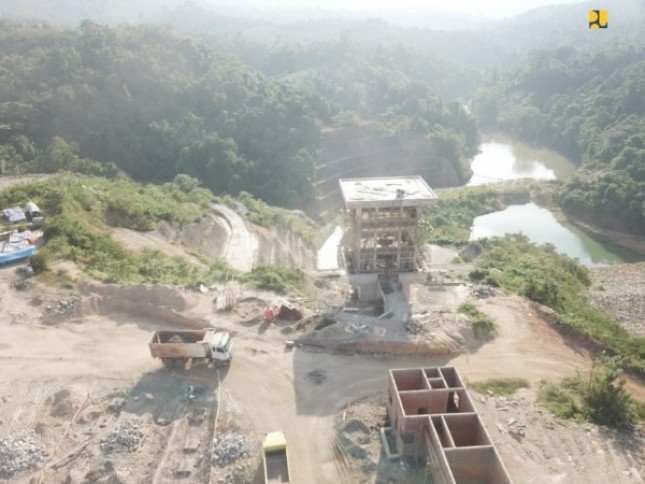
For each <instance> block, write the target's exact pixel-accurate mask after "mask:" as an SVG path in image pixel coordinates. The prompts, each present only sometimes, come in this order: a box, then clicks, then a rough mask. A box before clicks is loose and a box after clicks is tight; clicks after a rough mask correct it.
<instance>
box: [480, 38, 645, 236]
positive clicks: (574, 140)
mask: <svg viewBox="0 0 645 484" xmlns="http://www.w3.org/2000/svg"><path fill="white" fill-rule="evenodd" d="M475 110H476V112H477V114H478V117H479V120H480V122H481V123H482V125H483V127H484V128H487V129H499V130H502V131H505V132H508V133H511V134H512V135H513V136H515V137H517V138H520V139H522V140H523V141H526V142H528V143H532V144H535V145H545V146H549V147H551V148H553V149H556V150H558V151H560V152H561V153H563V154H565V155H566V156H568V157H570V158H571V159H572V160H574V161H575V162H577V163H579V164H581V169H579V170H578V171H577V173H576V176H575V177H574V178H573V179H572V180H571V181H570V182H569V183H567V185H566V187H565V189H564V191H563V194H562V205H563V207H564V208H565V210H567V211H568V212H570V213H572V214H575V215H577V216H582V217H586V218H588V219H590V220H592V221H594V222H596V223H600V224H601V225H603V226H605V227H608V228H614V229H620V230H627V231H630V232H635V233H645V44H642V43H641V44H638V45H620V44H619V45H607V46H606V47H605V48H604V49H599V50H596V51H594V52H589V51H579V50H575V49H573V48H570V47H568V48H564V47H563V48H559V49H552V50H543V51H535V52H533V53H532V55H531V58H530V60H529V61H528V62H527V63H526V64H524V65H523V66H521V67H519V68H516V69H513V70H512V71H510V72H508V73H506V74H503V75H500V76H496V77H495V78H493V79H492V80H491V81H490V82H489V83H488V86H487V87H486V88H483V89H481V90H480V91H479V92H478V94H477V96H476V98H475Z"/></svg>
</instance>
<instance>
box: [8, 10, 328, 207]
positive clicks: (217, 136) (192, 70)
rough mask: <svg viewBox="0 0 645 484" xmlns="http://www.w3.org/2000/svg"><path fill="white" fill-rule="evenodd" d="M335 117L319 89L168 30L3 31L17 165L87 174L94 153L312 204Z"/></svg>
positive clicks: (11, 160)
mask: <svg viewBox="0 0 645 484" xmlns="http://www.w3.org/2000/svg"><path fill="white" fill-rule="evenodd" d="M330 113H331V108H330V105H329V103H328V102H326V101H324V100H323V99H321V98H320V97H319V96H316V95H315V94H307V93H304V92H303V91H299V90H296V89H293V88H291V87H289V86H287V85H284V84H278V83H276V82H273V81H271V80H269V79H267V78H265V77H264V76H261V75H259V74H258V73H256V72H254V71H253V70H252V69H249V68H247V67H245V66H244V65H242V64H241V63H240V62H238V61H236V60H235V59H233V58H231V57H227V56H224V55H222V54H219V53H216V52H215V51H213V50H209V49H207V48H205V47H203V46H200V45H199V44H196V43H195V42H193V41H190V40H187V39H185V38H180V37H177V36H176V35H174V34H172V33H171V32H168V31H166V30H164V29H161V28H157V27H137V28H119V29H110V28H107V27H102V26H99V25H96V24H94V23H91V22H89V21H88V22H84V23H83V24H82V25H81V27H80V28H79V29H76V30H59V29H56V28H53V27H22V26H13V25H10V24H3V25H2V28H1V29H0V126H2V130H1V131H0V144H2V145H3V146H2V148H1V149H2V154H3V158H4V159H5V160H6V163H7V166H6V168H7V170H8V172H10V173H16V172H24V171H34V170H44V171H55V170H58V169H72V170H74V169H76V170H78V169H80V167H81V165H82V163H80V162H79V159H82V158H89V159H91V160H97V161H99V162H101V163H109V164H114V165H116V166H118V167H119V168H120V169H121V170H123V171H125V172H126V173H128V174H129V175H131V176H133V177H134V178H136V179H140V180H146V181H168V180H170V179H172V178H173V177H174V176H175V175H176V174H177V173H187V174H189V175H192V176H195V177H198V178H199V179H200V180H202V182H203V183H204V185H205V186H207V187H208V188H210V189H212V190H214V191H218V192H231V193H237V192H239V191H240V190H242V189H245V190H247V191H249V192H252V193H254V194H255V195H257V196H259V197H261V198H263V199H265V200H266V201H268V202H270V203H275V204H282V205H295V204H296V203H299V204H302V205H305V206H306V205H307V203H308V202H310V201H311V200H312V191H311V189H310V180H311V178H312V176H313V172H314V161H315V147H316V142H317V139H318V136H319V130H320V123H321V122H322V121H324V120H326V119H328V117H329V116H330ZM90 164H91V163H90ZM101 168H103V166H102V167H101Z"/></svg>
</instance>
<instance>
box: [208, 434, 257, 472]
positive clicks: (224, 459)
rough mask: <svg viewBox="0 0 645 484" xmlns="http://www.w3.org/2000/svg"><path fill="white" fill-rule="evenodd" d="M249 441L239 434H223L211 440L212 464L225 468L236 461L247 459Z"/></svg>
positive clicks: (248, 455)
mask: <svg viewBox="0 0 645 484" xmlns="http://www.w3.org/2000/svg"><path fill="white" fill-rule="evenodd" d="M249 447H250V446H249V441H248V439H247V438H246V437H244V436H243V435H240V434H233V433H229V434H224V435H222V436H220V437H216V438H215V439H214V440H213V464H215V465H217V466H219V467H226V466H227V465H229V464H232V463H234V462H235V461H237V460H238V459H248V458H249V457H250V455H251V453H250V450H249Z"/></svg>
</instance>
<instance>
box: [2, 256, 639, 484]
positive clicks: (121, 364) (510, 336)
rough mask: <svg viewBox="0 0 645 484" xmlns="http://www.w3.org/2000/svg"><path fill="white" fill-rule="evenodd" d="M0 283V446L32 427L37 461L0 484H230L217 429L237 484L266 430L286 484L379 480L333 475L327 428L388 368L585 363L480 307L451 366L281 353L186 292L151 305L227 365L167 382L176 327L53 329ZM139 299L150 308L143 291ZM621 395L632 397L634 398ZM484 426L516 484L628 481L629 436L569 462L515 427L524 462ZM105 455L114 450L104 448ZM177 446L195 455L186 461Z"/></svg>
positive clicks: (523, 321)
mask: <svg viewBox="0 0 645 484" xmlns="http://www.w3.org/2000/svg"><path fill="white" fill-rule="evenodd" d="M0 275H1V276H2V277H1V278H0V281H1V282H0V298H1V299H2V300H1V303H2V304H1V306H0V331H2V335H3V338H2V341H1V342H0V375H2V381H0V439H5V438H8V437H11V436H13V435H16V433H17V432H19V431H21V430H23V429H24V430H31V431H32V434H31V435H32V439H33V447H36V448H39V449H43V450H44V451H45V452H46V454H45V456H44V458H43V459H44V470H38V469H34V468H31V469H27V468H25V469H24V470H20V471H19V472H16V473H14V474H12V475H11V476H7V475H5V476H0V479H2V478H3V477H4V478H5V479H8V480H6V481H5V482H17V483H28V482H29V483H31V482H46V483H47V482H70V483H72V482H84V478H85V477H87V476H90V477H97V476H101V475H103V476H116V477H117V478H118V479H120V482H128V483H149V482H158V483H165V482H236V481H235V480H226V479H228V477H225V473H226V472H229V471H228V470H227V469H229V468H228V467H225V468H220V467H218V466H211V465H210V457H209V456H210V455H211V451H212V449H210V448H209V442H211V437H212V435H213V433H214V434H215V435H216V436H217V435H228V434H229V433H230V432H234V433H237V434H240V435H245V436H246V437H245V438H246V439H247V440H246V442H247V446H248V449H247V450H246V451H245V453H244V455H245V456H246V457H245V458H244V459H242V460H238V461H235V463H234V464H232V466H231V468H235V469H237V470H235V469H234V470H233V471H231V472H246V474H245V476H246V477H241V478H239V479H241V480H238V481H237V482H250V481H251V480H252V479H256V482H260V481H259V480H258V479H259V471H258V467H257V466H258V465H259V455H258V454H259V441H260V439H261V436H262V435H263V434H264V433H265V432H269V431H272V430H276V429H281V430H283V431H284V432H285V434H286V436H287V439H288V443H289V452H290V462H291V471H292V480H293V482H298V483H348V484H349V483H355V482H378V481H374V476H373V475H372V476H371V477H370V475H369V473H368V474H364V473H361V474H357V473H356V472H355V471H353V470H351V468H350V467H349V466H347V465H344V464H343V462H344V461H345V460H346V459H347V457H345V458H339V455H338V449H337V446H336V445H335V442H336V436H335V430H334V427H333V423H334V418H335V416H336V415H337V414H338V413H339V412H343V410H344V409H345V410H346V409H347V408H348V407H351V405H352V403H353V402H356V401H358V400H360V399H363V398H366V397H370V396H377V397H378V396H379V395H384V394H385V390H386V377H387V369H388V368H397V367H398V368H403V367H416V366H422V365H423V366H432V365H445V364H450V365H454V366H456V367H457V368H458V369H459V371H460V372H461V374H462V376H464V377H465V378H466V379H468V380H470V381H475V380H480V379H486V378H490V377H522V378H527V379H528V380H529V381H530V382H531V383H532V384H535V383H536V382H537V381H538V380H540V379H543V378H547V379H555V378H559V377H562V376H565V375H571V374H575V373H576V372H578V371H580V372H585V371H587V370H588V368H589V366H590V358H589V355H587V354H586V353H585V352H584V351H582V350H579V349H577V348H576V347H575V346H572V345H570V344H569V343H568V342H567V341H566V340H565V339H563V337H562V336H561V335H560V334H558V333H557V332H556V331H554V330H553V329H552V328H551V327H550V326H549V325H548V324H547V323H546V322H545V321H544V320H543V319H542V318H540V317H539V316H538V314H537V313H536V312H535V310H534V307H533V306H531V305H530V304H529V303H528V302H526V301H525V300H523V299H521V298H518V297H496V298H491V299H488V300H485V301H480V302H478V306H479V307H480V309H481V310H482V311H484V312H486V313H487V314H489V315H490V316H492V317H493V318H494V319H495V321H496V323H497V325H498V331H499V336H498V337H497V338H496V339H495V340H494V341H492V342H490V343H487V344H485V345H483V346H482V347H480V348H479V349H478V350H477V351H475V352H472V353H468V354H462V355H459V356H457V357H453V358H450V357H440V358H422V359H413V358H386V357H377V358H375V357H371V356H343V355H333V354H327V353H324V352H311V351H306V350H303V349H300V348H296V349H293V350H287V349H285V340H286V338H287V336H285V335H284V334H283V333H282V332H281V331H280V330H279V328H278V327H276V326H273V325H270V326H267V325H266V324H264V323H262V324H248V319H247V318H246V317H242V316H241V315H239V314H236V313H228V314H227V315H226V316H220V315H214V316H213V315H212V314H211V312H210V311H211V308H212V301H211V298H212V296H209V295H201V294H197V295H195V294H190V295H187V296H186V298H187V299H185V300H183V302H182V301H181V298H179V299H177V301H178V302H173V301H172V298H170V297H168V296H167V295H166V296H163V297H159V298H157V300H156V303H157V305H159V304H161V305H163V304H166V305H167V307H168V309H169V310H172V306H173V305H176V306H177V307H179V306H181V305H185V303H186V301H188V302H189V303H190V304H189V307H190V308H191V310H192V314H193V315H194V316H195V317H194V318H193V319H192V320H191V319H185V320H184V322H183V327H186V326H197V325H199V324H202V323H203V321H208V320H211V321H212V323H213V324H214V325H215V326H220V327H224V328H228V329H230V330H231V331H234V332H235V336H234V344H235V356H234V359H233V362H232V364H231V366H230V368H229V369H220V370H219V371H217V370H213V369H210V370H209V369H205V368H196V369H193V370H191V371H188V372H185V371H183V370H181V371H179V370H166V369H164V368H163V367H162V365H161V364H160V363H159V362H158V361H155V360H152V359H151V358H150V356H149V354H148V348H147V342H148V341H149V339H150V336H151V333H152V332H153V331H154V330H156V329H160V328H169V327H177V326H178V325H177V324H176V323H175V324H172V323H168V322H167V321H164V320H160V319H159V318H154V319H153V318H151V317H149V316H146V314H145V311H141V312H139V313H138V314H137V315H133V314H132V313H129V314H125V313H123V312H113V311H116V310H118V309H119V306H118V305H106V304H103V305H101V304H99V303H98V302H97V301H98V299H95V300H94V302H93V303H92V304H90V305H86V307H85V312H84V313H82V314H80V315H78V313H76V314H77V315H76V316H74V317H70V318H67V319H64V320H61V321H60V322H55V323H52V320H47V319H43V314H44V313H45V312H47V311H48V308H49V309H51V308H52V306H53V307H54V309H55V308H56V307H57V304H56V301H60V300H61V298H69V294H62V293H57V292H56V291H54V290H52V289H47V288H40V287H38V286H33V287H31V288H30V287H27V288H26V289H22V290H20V291H18V290H16V289H15V288H14V287H13V286H12V284H11V281H12V278H13V268H3V269H0ZM114 287H118V286H114ZM122 290H124V291H128V288H127V287H124V288H122ZM164 290H165V289H164ZM176 291H177V292H178V293H181V291H179V290H176ZM130 292H132V291H130ZM140 294H147V296H145V297H146V298H154V297H155V291H154V290H152V289H151V290H146V291H142V292H140ZM157 296H158V295H157ZM103 297H104V296H103ZM200 298H201V299H200ZM63 300H64V299H63ZM151 301H152V300H151ZM151 301H141V303H142V304H147V303H148V302H151ZM164 301H165V302H164ZM66 304H68V303H65V304H63V307H66ZM59 305H60V303H58V306H59ZM149 306H150V305H148V307H149ZM122 307H123V308H126V309H128V310H131V309H132V308H131V307H130V306H128V305H124V306H122ZM101 308H104V309H103V310H101ZM106 308H111V310H112V312H111V310H110V309H106ZM211 317H212V319H211ZM188 385H193V386H194V387H195V388H197V390H196V391H198V394H197V398H196V399H195V400H194V401H190V400H187V399H186V398H185V395H186V388H187V387H188ZM634 389H635V390H636V391H637V392H639V393H640V394H641V396H642V391H641V388H640V387H634ZM222 401H227V402H228V403H227V408H228V410H224V408H225V406H224V405H223V404H220V402H222ZM220 408H221V409H222V411H221V412H220ZM197 411H199V412H201V413H202V414H204V417H203V419H204V423H201V424H198V425H197V424H196V425H193V424H192V423H189V422H192V420H191V419H192V418H193V417H194V415H195V413H196V412H197ZM199 412H197V413H199ZM485 414H486V415H488V417H486V418H487V419H488V420H487V423H488V425H489V432H490V433H491V436H492V437H493V439H494V440H495V442H496V444H497V445H498V448H499V450H500V453H501V454H502V457H503V459H504V461H505V463H506V465H507V467H508V469H509V472H510V473H511V476H512V477H513V478H514V479H515V481H516V482H532V483H550V482H566V483H574V484H576V483H579V484H583V483H584V484H586V483H589V482H625V483H628V482H629V483H633V482H642V479H641V478H640V477H639V476H640V475H644V474H645V472H643V465H644V463H645V457H644V455H643V442H642V439H636V438H634V441H633V445H632V446H631V447H630V450H629V451H628V452H627V451H625V450H624V449H622V448H621V447H620V446H618V444H617V443H616V442H618V441H617V440H616V439H613V440H612V438H605V439H603V440H601V441H600V444H598V446H597V447H588V448H586V447H584V446H580V447H579V448H577V449H576V452H575V454H574V457H575V459H574V458H567V457H566V456H567V452H569V455H571V449H569V443H568V440H567V435H569V434H570V432H571V431H570V429H568V428H567V424H566V423H563V424H559V425H556V426H554V427H553V428H552V429H548V430H545V429H544V428H543V427H542V426H541V424H540V421H533V422H532V421H527V422H526V425H527V428H526V438H525V440H524V442H525V443H524V444H522V445H521V446H520V448H525V449H532V450H530V451H527V452H524V453H522V454H518V453H517V452H518V451H517V449H516V448H514V447H512V446H513V445H515V444H513V442H514V441H512V439H511V440H510V441H506V440H504V439H502V438H501V436H500V437H499V438H498V435H497V430H496V428H495V427H494V422H495V421H496V419H498V420H499V421H504V420H503V419H506V418H508V417H507V415H506V414H505V413H504V412H503V410H496V409H495V408H492V409H488V410H486V412H485ZM491 422H492V423H491ZM491 425H492V427H491ZM191 429H192V430H191ZM213 429H214V430H213ZM115 439H116V440H115ZM128 439H130V440H128ZM111 442H112V443H111ZM114 442H116V443H114ZM529 443H530V445H529ZM16 445H17V444H16ZM119 445H120V446H121V447H118V446H119ZM114 446H117V448H118V449H121V451H118V452H117V451H114V450H111V449H112V448H113V447H114ZM558 446H560V448H559V449H558ZM189 447H190V448H193V449H197V450H196V451H195V452H194V453H193V454H186V450H185V449H186V448H189ZM123 449H125V451H124V450H123ZM182 449H183V450H182ZM536 449H542V450H543V451H544V452H538V451H537V450H536ZM549 449H550V450H549ZM547 450H549V451H548V452H547ZM1 451H2V449H1V448H0V452H1ZM599 456H601V457H599ZM238 464H239V465H238ZM19 465H20V464H19V463H18V464H16V466H17V468H18V469H20V467H19ZM182 466H184V467H185V466H188V467H189V469H191V472H190V473H189V474H187V475H183V477H181V476H180V475H178V474H177V473H176V471H177V469H181V468H182ZM238 467H239V469H238ZM581 469H584V472H582V471H581ZM596 477H597V478H598V480H595V481H594V479H595V478H596ZM66 479H69V480H66ZM220 479H224V480H221V481H220ZM590 479H591V480H590ZM639 479H641V480H639ZM104 482H116V481H109V480H107V481H104ZM400 482H405V481H400Z"/></svg>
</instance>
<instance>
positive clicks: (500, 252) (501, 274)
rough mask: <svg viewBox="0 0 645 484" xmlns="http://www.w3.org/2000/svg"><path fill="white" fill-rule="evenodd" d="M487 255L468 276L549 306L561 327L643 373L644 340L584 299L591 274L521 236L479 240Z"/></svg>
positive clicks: (644, 368) (577, 264)
mask: <svg viewBox="0 0 645 484" xmlns="http://www.w3.org/2000/svg"><path fill="white" fill-rule="evenodd" d="M481 244H482V246H483V247H484V253H483V254H482V256H481V257H480V259H479V261H478V263H477V266H476V268H475V269H474V270H473V271H471V272H470V274H469V276H470V279H471V280H473V281H478V282H479V281H481V282H486V283H488V284H492V285H494V286H498V287H502V288H504V289H505V290H507V291H509V292H514V293H518V294H521V295H524V296H526V297H527V298H529V299H531V300H532V301H536V302H538V303H541V304H544V305H546V306H549V307H550V308H551V309H553V310H554V311H555V313H556V316H557V320H558V323H559V324H562V325H565V326H569V327H572V328H575V329H576V330H577V331H580V332H581V333H583V334H586V335H588V336H589V337H591V338H592V339H594V340H596V341H599V342H601V343H602V344H604V345H605V346H606V347H607V348H608V350H609V351H610V352H611V353H613V354H618V355H623V356H625V357H626V358H625V359H624V363H625V364H626V365H627V366H628V367H630V368H632V369H634V370H635V371H637V372H638V373H639V374H641V375H645V338H635V337H633V336H631V335H630V334H629V333H628V332H627V331H626V330H625V329H624V328H623V327H622V326H620V325H618V324H617V323H616V322H615V321H613V320H612V319H611V318H610V317H609V316H607V315H606V314H604V313H603V312H601V311H599V310H598V309H596V308H595V307H593V306H592V305H591V304H590V303H589V302H588V301H587V299H586V297H585V296H586V293H587V289H588V287H589V286H590V279H589V273H588V270H587V269H586V268H585V267H583V266H581V265H580V264H579V263H578V262H577V261H575V260H574V259H571V258H570V257H568V256H566V255H562V254H559V253H557V252H556V251H555V247H554V246H553V245H550V244H545V245H536V244H533V243H531V242H530V241H529V240H528V238H527V237H525V236H523V235H508V236H506V237H502V238H500V237H495V238H492V239H488V240H485V241H482V242H481Z"/></svg>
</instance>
